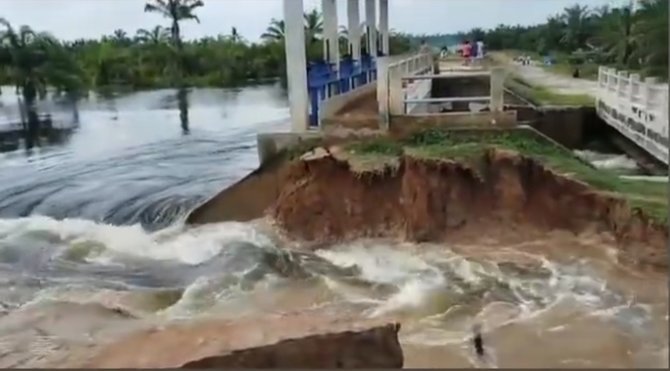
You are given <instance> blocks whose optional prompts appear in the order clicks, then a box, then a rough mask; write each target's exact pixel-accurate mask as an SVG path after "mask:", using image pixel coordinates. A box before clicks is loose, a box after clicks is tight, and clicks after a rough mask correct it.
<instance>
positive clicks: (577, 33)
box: [460, 0, 668, 78]
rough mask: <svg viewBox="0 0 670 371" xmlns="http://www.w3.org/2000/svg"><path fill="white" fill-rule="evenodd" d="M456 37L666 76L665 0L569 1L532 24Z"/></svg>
mask: <svg viewBox="0 0 670 371" xmlns="http://www.w3.org/2000/svg"><path fill="white" fill-rule="evenodd" d="M460 37H462V39H464V38H470V39H482V40H483V41H484V42H485V43H486V45H487V46H488V48H489V50H502V49H514V50H524V51H531V52H537V53H540V54H542V55H548V54H567V55H569V56H570V57H569V58H570V59H571V61H572V62H573V63H574V64H580V63H583V62H585V61H589V62H592V63H595V64H605V65H611V66H614V67H617V68H622V69H629V70H637V71H641V72H643V73H644V74H647V75H652V76H659V77H663V78H667V76H668V1H667V0H645V1H641V2H639V3H638V7H637V8H634V6H633V2H631V3H630V4H628V5H625V6H622V7H617V8H612V7H608V6H603V7H599V8H588V7H586V6H582V5H578V4H576V5H574V6H571V7H568V8H566V9H565V10H564V12H563V13H562V14H559V15H555V16H552V17H550V18H549V19H548V20H547V21H546V22H545V23H544V24H540V25H536V26H527V27H524V26H506V25H500V26H498V27H496V28H494V29H492V30H482V29H479V28H477V29H473V30H471V31H469V32H468V33H466V34H462V35H460Z"/></svg>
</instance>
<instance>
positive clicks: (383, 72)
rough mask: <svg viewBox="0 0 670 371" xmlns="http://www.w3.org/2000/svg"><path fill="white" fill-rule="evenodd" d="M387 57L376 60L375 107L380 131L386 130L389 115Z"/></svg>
mask: <svg viewBox="0 0 670 371" xmlns="http://www.w3.org/2000/svg"><path fill="white" fill-rule="evenodd" d="M390 62H391V61H390V58H389V57H379V58H377V105H378V107H379V122H380V126H381V129H382V130H388V127H389V121H390V113H389V89H390V87H389V64H390Z"/></svg>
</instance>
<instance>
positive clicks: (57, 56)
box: [0, 18, 83, 147]
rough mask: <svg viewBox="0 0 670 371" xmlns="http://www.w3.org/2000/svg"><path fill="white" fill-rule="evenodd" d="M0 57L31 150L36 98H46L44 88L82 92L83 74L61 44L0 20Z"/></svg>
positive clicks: (35, 133)
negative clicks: (23, 118)
mask: <svg viewBox="0 0 670 371" xmlns="http://www.w3.org/2000/svg"><path fill="white" fill-rule="evenodd" d="M0 25H2V26H3V27H4V28H5V29H4V31H0V48H2V49H4V50H5V52H4V53H0V54H3V55H4V57H3V58H2V60H3V62H4V63H5V65H6V67H7V69H8V71H9V76H10V79H11V81H12V82H13V83H14V86H15V88H16V92H17V93H18V94H19V95H20V97H21V98H23V105H24V107H25V111H26V115H27V118H28V120H27V121H28V122H27V124H28V128H27V129H28V130H27V131H26V135H27V136H26V142H27V146H28V147H32V145H33V141H34V140H36V139H37V136H38V132H39V126H40V121H39V116H38V113H37V107H36V103H37V99H38V98H40V97H44V96H46V93H47V88H48V86H52V87H55V88H56V89H57V90H59V91H64V92H66V93H67V94H68V95H70V96H73V95H75V94H76V93H77V92H79V91H81V90H82V89H83V78H82V75H83V71H82V70H81V68H80V67H79V66H78V65H77V64H76V62H75V61H74V59H73V58H72V55H71V53H69V52H68V51H67V50H66V49H65V48H64V47H63V45H62V44H61V43H59V42H58V41H57V40H56V39H54V38H53V37H52V36H51V35H49V34H47V33H37V32H35V31H33V30H32V29H31V28H30V27H28V26H21V27H20V28H19V30H18V31H16V30H15V29H14V28H13V27H12V26H11V24H10V23H9V22H7V21H6V20H5V19H2V18H0Z"/></svg>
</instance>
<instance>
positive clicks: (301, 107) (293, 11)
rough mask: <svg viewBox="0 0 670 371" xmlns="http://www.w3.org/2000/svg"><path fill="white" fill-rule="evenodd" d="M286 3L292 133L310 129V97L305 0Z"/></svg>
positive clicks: (285, 40) (285, 38)
mask: <svg viewBox="0 0 670 371" xmlns="http://www.w3.org/2000/svg"><path fill="white" fill-rule="evenodd" d="M283 1H284V23H285V24H286V26H285V27H286V29H285V31H284V33H285V35H284V42H285V44H286V77H287V83H288V99H289V107H290V113H291V131H293V132H304V131H306V130H307V129H308V128H309V113H308V110H309V94H308V92H307V55H306V53H305V21H304V17H303V6H302V0H283Z"/></svg>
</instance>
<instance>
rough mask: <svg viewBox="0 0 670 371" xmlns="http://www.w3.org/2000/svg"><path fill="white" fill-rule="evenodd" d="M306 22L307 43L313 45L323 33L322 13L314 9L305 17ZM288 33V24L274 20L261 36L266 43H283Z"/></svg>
mask: <svg viewBox="0 0 670 371" xmlns="http://www.w3.org/2000/svg"><path fill="white" fill-rule="evenodd" d="M303 19H304V21H305V42H306V43H312V42H314V41H316V40H318V39H319V36H321V34H322V33H323V20H322V17H321V13H319V11H318V10H316V9H314V10H312V11H311V12H309V13H305V14H304V15H303ZM285 32H286V23H284V21H283V20H278V19H275V18H273V19H272V20H271V21H270V25H269V26H268V28H267V29H266V30H265V32H264V33H263V34H262V35H261V39H263V40H266V41H281V40H284V35H285Z"/></svg>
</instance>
